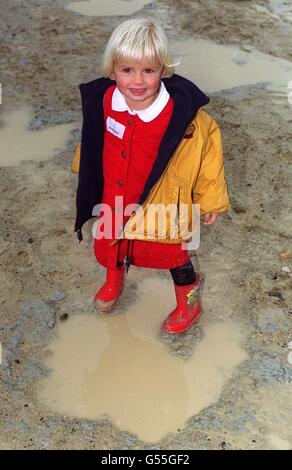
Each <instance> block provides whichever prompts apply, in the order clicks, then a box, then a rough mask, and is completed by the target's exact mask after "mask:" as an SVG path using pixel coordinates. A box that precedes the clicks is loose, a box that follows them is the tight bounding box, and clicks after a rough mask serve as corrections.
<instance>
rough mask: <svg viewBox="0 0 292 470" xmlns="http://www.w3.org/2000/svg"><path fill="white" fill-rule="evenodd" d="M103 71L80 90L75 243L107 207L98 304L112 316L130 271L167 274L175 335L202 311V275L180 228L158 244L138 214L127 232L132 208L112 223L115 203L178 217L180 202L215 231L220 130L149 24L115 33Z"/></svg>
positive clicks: (223, 199)
mask: <svg viewBox="0 0 292 470" xmlns="http://www.w3.org/2000/svg"><path fill="white" fill-rule="evenodd" d="M103 72H104V77H102V78H98V79H96V80H93V81H91V82H89V83H86V84H81V85H80V92H81V98H82V110H83V127H82V140H81V148H80V145H79V146H78V150H77V152H76V154H75V160H74V162H73V165H72V167H73V168H72V171H79V178H78V188H77V218H76V224H75V231H76V232H77V236H78V239H79V241H81V240H82V232H81V229H82V226H83V224H84V223H85V222H86V221H87V220H88V219H90V218H91V217H93V215H97V214H96V213H94V210H95V209H94V208H95V207H96V205H97V204H100V203H102V204H103V205H107V207H109V208H110V209H111V215H110V216H109V217H110V222H111V224H112V225H113V226H112V229H113V230H112V235H109V234H108V233H104V235H103V236H100V233H101V232H102V231H101V223H104V219H102V218H100V219H98V220H97V227H98V229H97V232H98V233H99V236H96V237H95V243H94V253H95V256H96V259H97V261H98V262H99V263H100V264H102V265H103V266H104V267H105V268H106V269H107V271H106V281H105V283H104V284H103V286H102V287H101V288H100V289H99V290H98V292H97V293H96V295H95V307H96V308H97V309H98V310H100V311H102V312H109V311H110V310H112V309H113V307H114V305H115V304H116V302H117V300H118V298H119V296H120V294H121V292H122V289H123V285H124V280H125V273H126V272H127V270H128V268H129V265H130V264H132V265H135V266H140V267H147V268H156V269H169V270H170V272H171V275H172V279H173V282H174V288H175V294H176V299H177V306H176V308H175V309H174V310H173V311H172V312H171V313H170V314H169V315H168V316H167V318H166V320H165V321H164V323H163V325H162V328H163V330H164V331H166V332H168V333H181V332H182V331H185V330H187V329H188V328H189V327H190V326H191V325H192V324H193V323H194V322H195V321H196V320H197V319H198V318H199V316H200V314H201V305H200V300H199V296H198V289H199V285H200V274H199V273H195V272H194V268H193V265H192V263H191V261H190V259H189V255H188V251H187V250H185V249H183V248H184V246H185V245H183V242H184V241H185V240H184V238H183V236H182V235H181V233H180V231H179V230H177V232H175V233H177V235H176V236H175V238H173V236H171V234H173V226H172V222H171V220H170V217H169V216H168V215H166V236H165V237H164V238H161V237H160V233H159V231H158V230H157V229H156V228H155V227H154V228H153V227H152V229H150V232H149V230H148V232H147V233H146V232H145V228H144V226H143V227H142V225H141V217H140V219H139V218H138V219H137V220H136V222H135V223H136V229H135V231H134V232H133V231H131V230H130V229H129V226H130V223H131V222H132V221H133V218H135V216H136V215H137V214H136V211H135V210H134V209H133V210H132V211H130V213H128V214H124V213H122V216H121V218H120V219H119V220H120V223H118V224H117V222H116V217H117V213H119V214H120V213H121V211H122V210H123V209H122V208H121V206H120V201H122V202H123V207H124V208H125V207H127V206H128V205H129V204H133V206H132V208H135V207H136V206H135V205H137V204H139V205H140V207H142V211H144V215H145V213H146V214H147V207H149V204H160V205H161V204H163V205H166V206H167V205H168V204H172V203H175V204H176V205H177V206H178V211H179V210H180V207H181V205H182V204H186V205H187V206H189V207H191V206H192V204H199V205H200V213H201V215H202V217H203V223H204V224H205V225H211V224H213V223H214V222H215V220H216V218H217V217H218V214H219V213H220V212H223V211H226V210H227V209H228V208H229V207H230V202H229V198H228V190H227V184H226V181H225V177H224V167H223V156H222V148H221V138H220V131H219V128H218V126H217V124H216V122H215V121H214V120H213V119H212V118H211V117H210V116H209V115H208V113H207V112H206V111H205V110H203V106H205V105H206V104H208V102H209V101H210V99H209V98H208V97H207V96H206V95H205V94H204V93H203V92H202V91H201V90H200V89H199V88H198V87H197V86H196V85H195V84H193V83H192V82H191V81H189V80H187V79H186V78H183V77H182V76H180V75H177V74H174V68H173V64H172V63H171V59H170V54H169V48H168V43H167V39H166V37H165V34H164V32H163V30H162V29H161V28H160V26H159V25H158V24H157V23H156V22H154V21H153V20H149V19H144V18H141V19H137V18H135V19H130V20H128V21H125V22H124V23H122V24H121V25H120V26H118V27H117V28H116V29H115V30H114V32H113V33H112V35H111V37H110V39H109V41H108V44H107V47H106V49H105V53H104V59H103ZM79 160H80V162H79ZM137 207H138V206H137ZM191 214H192V212H191V211H190V214H188V221H187V222H188V224H189V225H190V224H191V222H192V220H191V217H192V215H191ZM99 216H100V213H99ZM146 216H147V215H146ZM142 219H143V220H142V222H143V221H144V216H142ZM101 220H102V222H101ZM139 224H140V225H141V226H140V225H139ZM117 225H119V226H118V227H117ZM141 227H142V228H141ZM147 228H148V227H147ZM117 231H119V233H121V234H122V235H121V237H120V236H117ZM97 232H96V233H97ZM149 233H150V235H149Z"/></svg>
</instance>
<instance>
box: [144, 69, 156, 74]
mask: <svg viewBox="0 0 292 470" xmlns="http://www.w3.org/2000/svg"><path fill="white" fill-rule="evenodd" d="M145 72H146V73H153V72H154V70H153V69H145Z"/></svg>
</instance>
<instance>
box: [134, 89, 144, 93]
mask: <svg viewBox="0 0 292 470" xmlns="http://www.w3.org/2000/svg"><path fill="white" fill-rule="evenodd" d="M130 91H131V92H132V93H144V92H145V91H146V89H145V88H141V89H140V88H130Z"/></svg>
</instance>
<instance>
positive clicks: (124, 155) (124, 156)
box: [122, 150, 127, 158]
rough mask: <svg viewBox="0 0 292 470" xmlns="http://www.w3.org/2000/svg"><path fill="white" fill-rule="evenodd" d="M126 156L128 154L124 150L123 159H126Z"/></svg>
mask: <svg viewBox="0 0 292 470" xmlns="http://www.w3.org/2000/svg"><path fill="white" fill-rule="evenodd" d="M126 156H127V152H125V151H124V150H123V151H122V157H123V158H126Z"/></svg>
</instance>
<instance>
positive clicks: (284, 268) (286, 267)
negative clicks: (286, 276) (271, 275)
mask: <svg viewBox="0 0 292 470" xmlns="http://www.w3.org/2000/svg"><path fill="white" fill-rule="evenodd" d="M282 271H283V273H290V269H289V268H288V266H283V268H282Z"/></svg>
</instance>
